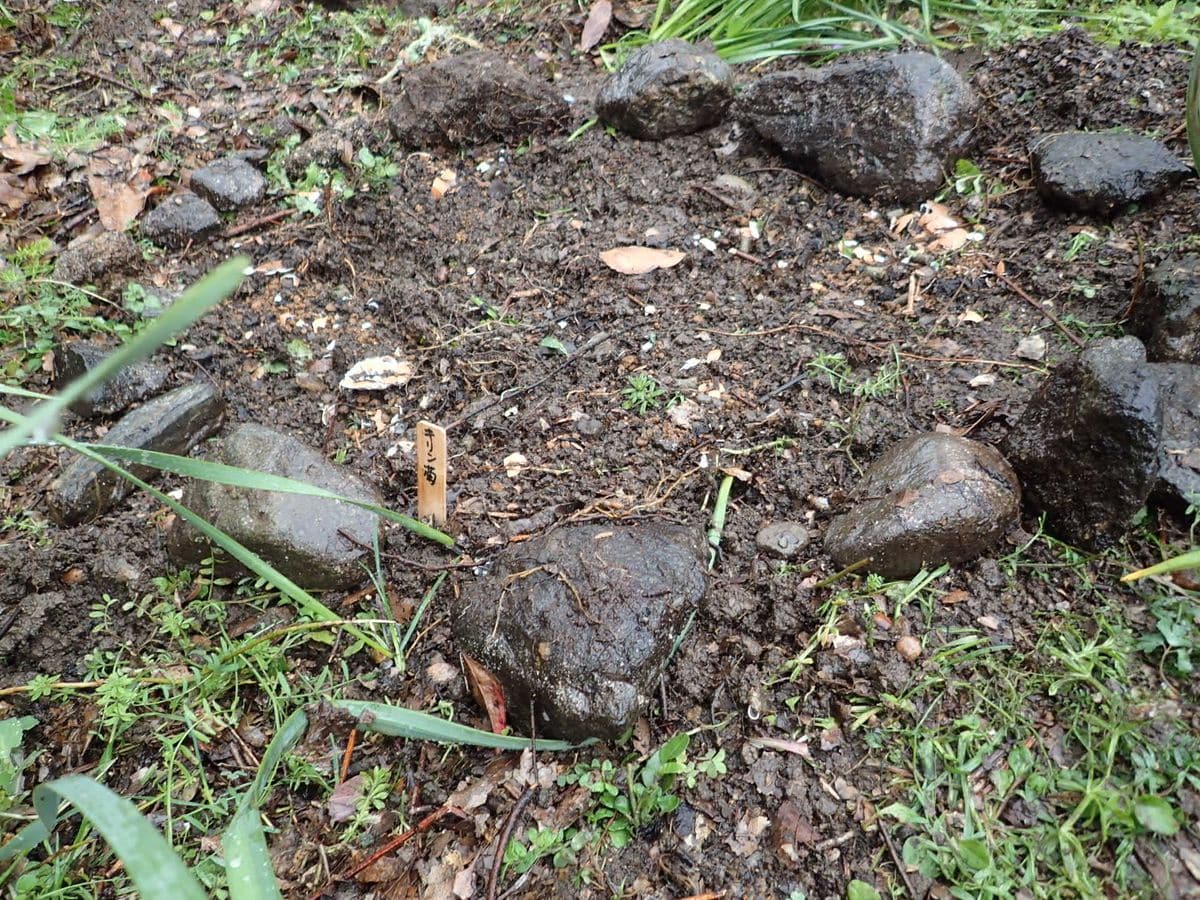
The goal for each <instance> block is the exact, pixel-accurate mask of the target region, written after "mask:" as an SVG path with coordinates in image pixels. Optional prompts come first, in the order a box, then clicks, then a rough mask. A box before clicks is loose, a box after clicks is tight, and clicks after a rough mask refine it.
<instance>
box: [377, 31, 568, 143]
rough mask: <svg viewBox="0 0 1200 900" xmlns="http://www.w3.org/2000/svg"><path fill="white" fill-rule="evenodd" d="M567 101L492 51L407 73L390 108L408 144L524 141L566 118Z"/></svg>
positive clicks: (396, 127)
mask: <svg viewBox="0 0 1200 900" xmlns="http://www.w3.org/2000/svg"><path fill="white" fill-rule="evenodd" d="M567 112H568V109H567V105H566V103H565V102H564V101H563V99H562V98H561V97H560V96H558V95H557V94H555V93H554V92H553V91H552V90H551V89H550V88H549V87H547V86H546V85H545V84H542V83H540V82H537V81H534V80H533V79H532V78H530V77H529V76H528V75H526V74H525V73H524V72H521V71H519V70H517V69H515V68H513V67H512V66H511V65H509V64H508V63H507V62H506V61H505V60H504V58H503V57H501V56H500V55H498V54H496V53H493V52H491V51H489V50H476V51H472V52H470V53H463V54H460V55H459V56H448V57H446V58H444V59H439V60H437V61H435V62H431V63H426V64H425V65H422V66H418V67H417V68H415V69H413V70H412V71H411V72H409V73H408V74H407V75H405V76H404V81H403V84H402V85H401V92H400V94H399V96H397V97H396V99H395V101H394V102H393V103H392V105H391V107H390V108H389V110H388V122H389V124H390V125H391V128H392V134H393V135H395V137H396V140H398V141H400V143H402V144H404V145H405V146H408V147H417V148H426V147H435V146H448V147H468V146H472V145H474V144H482V143H486V142H488V141H500V142H505V143H519V142H520V141H522V140H524V139H525V138H526V137H528V136H529V135H530V134H531V133H534V132H537V131H542V130H546V129H550V128H555V127H557V126H559V125H561V124H562V123H563V122H565V121H566V118H567Z"/></svg>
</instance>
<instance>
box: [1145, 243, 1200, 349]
mask: <svg viewBox="0 0 1200 900" xmlns="http://www.w3.org/2000/svg"><path fill="white" fill-rule="evenodd" d="M1132 324H1133V330H1134V331H1135V332H1136V333H1137V335H1138V337H1140V338H1141V339H1142V340H1144V341H1145V342H1146V356H1147V358H1149V359H1150V360H1152V361H1154V362H1185V363H1194V364H1200V256H1197V255H1195V254H1189V255H1186V256H1170V257H1168V258H1167V259H1165V260H1163V261H1162V262H1161V263H1159V264H1158V267H1157V268H1156V269H1155V270H1154V274H1152V275H1151V276H1150V277H1149V278H1147V279H1146V283H1145V286H1144V289H1143V290H1142V293H1141V296H1140V297H1138V300H1137V303H1136V305H1135V306H1134V309H1133V323H1132Z"/></svg>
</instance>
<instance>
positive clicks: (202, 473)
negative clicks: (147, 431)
mask: <svg viewBox="0 0 1200 900" xmlns="http://www.w3.org/2000/svg"><path fill="white" fill-rule="evenodd" d="M83 446H86V447H89V448H90V449H92V450H94V451H96V452H97V453H99V454H101V455H103V456H106V457H108V458H109V459H119V460H122V461H123V462H128V463H136V464H138V465H143V466H149V467H150V468H152V469H160V470H162V471H164V472H174V473H175V474H176V475H184V476H186V477H188V478H201V479H203V480H205V481H215V482H216V483H218V484H228V485H230V486H232V487H243V488H251V489H253V490H260V491H280V492H283V493H286V494H304V495H305V496H308V497H320V498H321V499H323V500H336V501H338V502H339V503H349V504H351V505H352V506H358V507H361V508H362V509H365V510H369V511H370V512H373V513H375V514H376V515H379V516H382V517H383V518H385V519H389V520H391V521H392V522H396V523H398V524H400V525H403V526H404V527H405V528H407V529H408V530H409V531H411V532H412V533H413V534H416V535H418V536H419V537H423V538H425V539H426V540H430V541H434V542H435V543H438V544H441V545H442V546H443V547H453V546H454V538H452V537H450V535H448V534H446V533H445V532H443V531H438V530H437V529H436V528H432V527H430V526H429V525H426V524H425V523H424V522H421V521H420V520H418V519H414V518H412V517H411V516H406V515H403V514H402V513H398V512H393V511H392V510H390V509H388V508H386V507H383V506H377V505H376V504H374V503H367V502H365V501H362V500H352V499H350V498H349V497H343V496H341V495H340V494H335V493H333V492H332V491H327V490H325V489H324V488H319V487H316V486H315V485H311V484H306V483H304V482H303V481H296V480H295V479H293V478H284V477H283V476H281V475H271V474H268V473H266V472H255V471H253V470H251V469H240V468H238V467H236V466H227V465H225V464H223V463H215V462H209V461H208V460H203V459H192V458H190V457H187V456H176V455H174V454H171V453H158V452H156V451H154V450H138V449H134V448H132V447H113V446H109V445H107V444H84V445H83Z"/></svg>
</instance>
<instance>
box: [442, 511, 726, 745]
mask: <svg viewBox="0 0 1200 900" xmlns="http://www.w3.org/2000/svg"><path fill="white" fill-rule="evenodd" d="M706 552H707V545H706V544H705V541H704V537H703V535H702V534H701V532H700V530H699V529H695V528H686V527H683V526H679V525H667V524H654V525H650V524H644V525H630V526H620V525H616V526H614V525H607V524H606V525H581V526H573V527H564V528H560V529H558V530H556V531H552V532H550V533H549V534H547V535H545V536H544V537H540V538H536V539H534V540H531V541H529V542H527V543H524V544H518V545H515V546H513V547H511V548H510V549H508V550H505V551H504V552H503V553H502V554H501V555H500V557H499V558H498V559H497V560H496V562H495V565H494V566H493V569H492V571H491V573H490V574H489V575H488V576H487V577H486V578H483V579H481V580H479V581H470V582H466V583H465V584H464V585H463V591H462V597H461V599H460V601H459V602H458V608H457V609H456V610H455V615H454V631H455V636H456V637H457V639H458V641H459V643H460V645H461V646H462V648H463V650H465V651H466V652H467V653H470V654H472V655H473V656H475V657H477V658H478V659H479V660H480V662H482V663H483V664H484V665H485V666H486V667H487V668H488V669H489V670H490V671H491V672H492V674H493V675H495V676H496V677H497V678H498V679H499V681H500V682H501V684H502V685H503V686H504V690H505V695H506V698H507V705H508V711H509V719H510V721H512V722H513V724H514V725H516V726H517V727H518V728H521V727H527V725H526V723H528V721H529V709H530V703H532V704H533V709H534V712H535V722H536V728H537V732H538V735H539V736H553V737H560V738H565V739H567V740H576V741H577V740H583V739H586V738H589V737H598V738H605V739H611V738H615V737H617V736H618V735H620V734H621V733H622V732H624V731H625V730H626V729H628V728H629V727H630V726H632V725H633V724H634V722H635V721H636V719H637V717H638V715H639V714H640V713H641V711H642V709H643V707H644V706H645V704H646V702H647V700H648V698H649V697H651V696H652V695H653V692H654V689H655V686H656V685H657V684H658V678H659V676H660V675H661V674H662V671H663V669H664V667H665V666H666V664H667V657H668V654H669V653H670V651H671V647H672V644H673V643H674V641H675V639H676V638H677V637H678V635H679V633H680V631H681V630H682V628H683V627H684V625H685V623H686V621H687V618H688V616H689V614H690V613H692V612H693V611H694V610H695V609H696V608H697V605H698V604H699V602H700V599H701V597H702V596H703V594H704V589H705V574H704V560H705V557H706Z"/></svg>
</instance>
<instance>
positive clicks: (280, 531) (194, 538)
mask: <svg viewBox="0 0 1200 900" xmlns="http://www.w3.org/2000/svg"><path fill="white" fill-rule="evenodd" d="M214 459H215V461H216V462H221V463H225V464H226V465H230V466H236V467H238V468H242V469H249V470H251V471H256V472H267V473H269V474H271V475H281V476H283V477H285V478H292V479H295V480H296V481H303V482H305V483H306V484H311V485H314V486H315V487H319V488H324V489H325V490H327V491H331V492H332V493H335V494H338V495H340V496H343V497H348V498H350V499H352V500H359V501H363V502H366V503H374V504H379V502H380V500H379V497H378V496H377V495H376V493H375V491H374V489H373V488H371V486H370V485H368V484H367V482H365V481H364V480H363V479H361V478H359V477H358V476H356V475H354V474H352V473H350V472H349V471H347V470H346V469H345V468H343V467H340V466H335V465H334V464H333V463H331V462H329V460H327V459H326V458H325V457H324V456H322V455H321V454H320V453H319V452H318V451H316V450H314V449H313V448H311V447H309V446H307V445H306V444H304V443H302V442H300V441H298V440H296V438H294V437H292V436H291V435H288V434H283V433H282V432H278V431H274V430H273V429H270V428H267V427H266V426H264V425H256V424H247V425H241V426H239V427H238V428H236V429H234V430H233V431H231V432H230V433H229V434H228V435H227V436H226V437H225V438H224V440H223V441H221V444H220V447H219V449H218V451H217V452H216V453H215V454H214ZM182 502H183V505H184V506H186V507H188V508H189V509H191V510H192V511H193V512H195V513H196V514H197V515H199V516H201V517H202V518H204V519H205V520H206V521H208V522H209V523H211V524H212V525H213V526H215V527H216V528H218V529H220V530H221V531H223V532H225V533H226V534H227V535H229V536H230V537H232V538H233V539H234V540H236V541H239V542H240V543H241V544H242V545H243V546H245V547H246V548H247V549H249V550H251V551H252V552H253V553H255V554H257V555H258V556H259V557H260V558H262V559H263V560H265V561H266V562H268V563H270V564H271V565H272V566H274V567H275V568H276V569H278V570H279V571H280V572H282V573H283V574H284V575H286V576H287V577H288V578H290V579H291V580H292V581H294V582H295V583H296V584H298V585H299V586H300V587H302V588H305V589H307V590H328V589H334V588H344V587H350V586H353V585H356V584H359V583H361V582H363V581H365V580H366V577H367V576H366V573H365V571H364V569H363V567H362V560H363V559H365V557H366V554H367V553H368V551H367V550H365V549H364V548H365V547H370V546H371V544H372V541H373V540H374V536H375V531H376V528H377V525H378V522H379V520H378V517H377V516H376V515H375V514H374V513H372V512H370V511H368V510H365V509H362V508H361V507H358V506H351V505H350V504H348V503H339V502H338V501H336V500H326V499H323V498H320V497H308V496H305V495H302V494H286V493H281V492H278V491H258V490H249V489H246V488H239V487H233V486H231V485H225V484H217V483H215V482H211V481H204V480H202V479H199V478H197V479H193V480H192V481H191V482H189V483H188V486H187V488H185V490H184V494H183V501H182ZM343 532H344V534H343ZM345 535H349V536H350V538H352V539H353V540H349V539H347V537H346V536H345ZM382 539H383V538H382V535H380V541H382ZM167 552H168V554H169V555H170V556H171V559H172V560H174V561H175V562H176V563H177V564H178V565H180V566H193V565H196V564H198V563H199V562H200V561H201V560H203V559H204V558H206V557H207V556H209V555H210V554H211V553H212V549H211V547H210V545H209V543H208V540H207V539H206V538H205V537H204V536H203V535H201V534H200V533H199V532H198V531H196V530H195V529H194V528H192V526H190V525H188V524H187V523H186V522H184V521H183V520H181V519H176V521H175V524H174V525H173V526H172V528H171V531H170V532H169V533H168V535H167ZM220 571H221V573H222V574H227V575H233V574H246V572H245V570H244V569H243V568H242V567H241V566H240V565H238V564H236V563H232V562H230V563H227V564H225V565H224V566H223V567H222V568H221V569H220Z"/></svg>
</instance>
